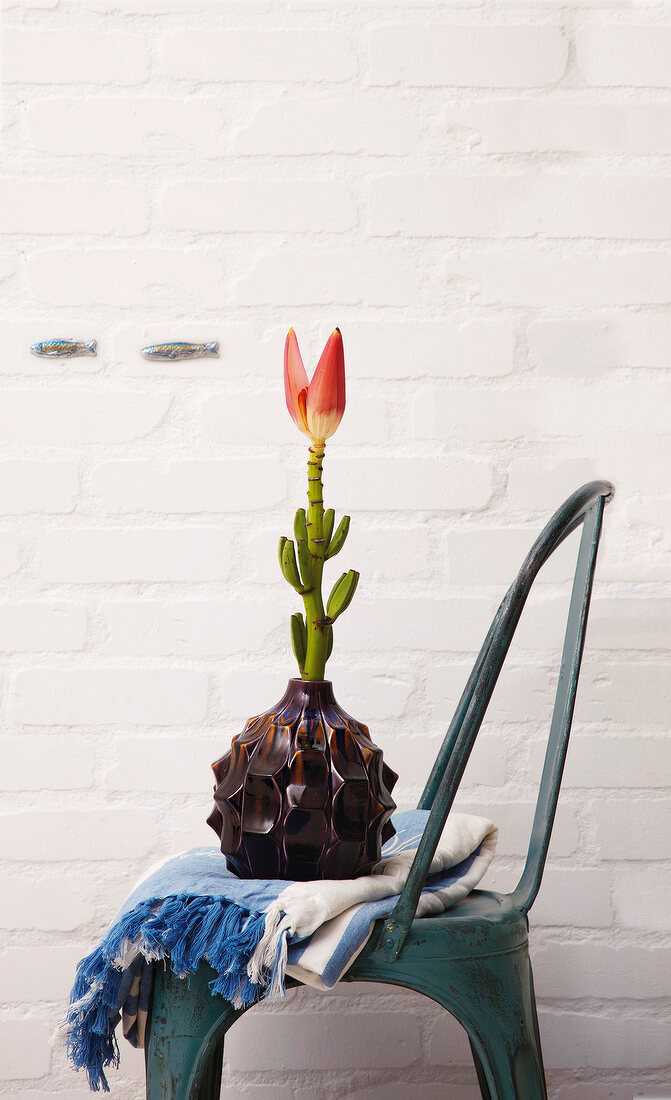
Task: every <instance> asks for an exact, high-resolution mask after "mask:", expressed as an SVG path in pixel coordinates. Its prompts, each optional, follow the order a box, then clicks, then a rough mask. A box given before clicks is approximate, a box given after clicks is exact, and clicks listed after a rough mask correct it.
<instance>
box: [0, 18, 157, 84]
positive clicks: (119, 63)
mask: <svg viewBox="0 0 671 1100" xmlns="http://www.w3.org/2000/svg"><path fill="white" fill-rule="evenodd" d="M148 73H149V51H148V42H147V40H146V38H145V37H144V35H140V34H137V33H133V34H120V33H118V32H112V33H110V31H109V30H106V31H90V30H84V28H83V27H80V28H78V30H77V32H76V33H73V31H72V30H69V29H63V30H54V31H51V30H41V29H38V28H36V27H34V26H33V27H11V28H10V27H6V28H5V30H4V33H3V72H2V77H3V80H4V81H6V82H7V83H10V84H11V83H21V84H117V85H131V84H143V83H144V81H145V80H146V79H147V76H148Z"/></svg>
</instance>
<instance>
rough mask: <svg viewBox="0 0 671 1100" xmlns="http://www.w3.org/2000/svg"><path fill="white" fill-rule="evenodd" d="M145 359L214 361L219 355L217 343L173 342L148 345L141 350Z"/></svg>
mask: <svg viewBox="0 0 671 1100" xmlns="http://www.w3.org/2000/svg"><path fill="white" fill-rule="evenodd" d="M142 354H143V355H144V357H145V359H216V358H217V357H218V355H219V343H218V341H217V340H212V342H211V343H209V344H189V343H185V342H184V341H181V340H175V341H173V342H172V343H170V344H149V346H148V347H146V348H142Z"/></svg>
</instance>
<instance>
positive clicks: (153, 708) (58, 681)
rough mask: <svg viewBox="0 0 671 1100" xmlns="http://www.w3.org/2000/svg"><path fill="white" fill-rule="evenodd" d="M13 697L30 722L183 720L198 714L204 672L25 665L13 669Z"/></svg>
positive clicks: (167, 722) (101, 723) (201, 706)
mask: <svg viewBox="0 0 671 1100" xmlns="http://www.w3.org/2000/svg"><path fill="white" fill-rule="evenodd" d="M13 702H14V706H15V708H16V711H17V712H18V715H19V717H20V720H21V721H23V722H24V723H25V724H26V725H33V726H50V725H54V726H87V725H91V726H108V725H117V724H124V723H125V724H128V725H135V726H173V725H183V724H184V723H185V722H199V721H201V720H202V718H203V716H204V713H205V706H206V703H207V677H206V674H205V672H203V671H201V670H196V669H186V668H163V669H129V668H123V669H122V668H100V669H97V668H80V669H71V670H63V669H50V668H30V669H23V670H22V671H20V672H17V673H16V675H15V677H14V681H13Z"/></svg>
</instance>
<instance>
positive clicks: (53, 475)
mask: <svg viewBox="0 0 671 1100" xmlns="http://www.w3.org/2000/svg"><path fill="white" fill-rule="evenodd" d="M78 493H79V471H78V468H77V463H76V462H30V461H15V462H11V461H6V462H2V463H0V512H3V513H4V514H6V515H21V514H24V513H27V512H49V513H57V512H72V511H73V510H74V507H75V502H76V498H77V495H78Z"/></svg>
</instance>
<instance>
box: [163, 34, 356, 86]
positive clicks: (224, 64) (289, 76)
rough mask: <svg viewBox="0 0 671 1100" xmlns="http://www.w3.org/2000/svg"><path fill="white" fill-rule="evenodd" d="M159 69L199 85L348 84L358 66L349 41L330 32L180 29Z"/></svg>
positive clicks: (169, 42) (170, 38)
mask: <svg viewBox="0 0 671 1100" xmlns="http://www.w3.org/2000/svg"><path fill="white" fill-rule="evenodd" d="M160 64H161V67H162V69H163V71H164V73H165V74H166V75H169V77H170V80H194V81H198V83H203V82H206V81H215V82H216V83H219V84H222V83H233V82H235V83H238V82H244V81H254V82H264V83H265V82H270V81H281V82H282V83H290V82H293V81H298V82H301V83H302V82H310V83H315V82H318V81H343V80H349V79H350V78H351V77H353V76H354V75H355V74H356V71H357V62H356V57H355V55H354V51H353V49H352V46H351V44H350V42H349V40H348V38H347V37H346V36H345V35H344V34H341V33H340V32H339V31H337V30H335V29H334V28H332V27H331V28H329V29H328V30H308V29H306V28H296V29H294V30H291V31H282V30H277V29H276V30H272V31H258V30H255V29H252V28H250V27H245V28H243V29H240V30H238V29H231V28H227V29H226V30H225V31H217V30H213V29H212V28H211V27H210V28H208V29H207V30H202V31H200V30H198V31H195V30H194V31H188V30H187V31H184V30H182V31H180V32H179V34H172V35H169V36H168V38H167V39H166V40H165V42H164V44H163V48H162V50H161V58H160Z"/></svg>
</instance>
